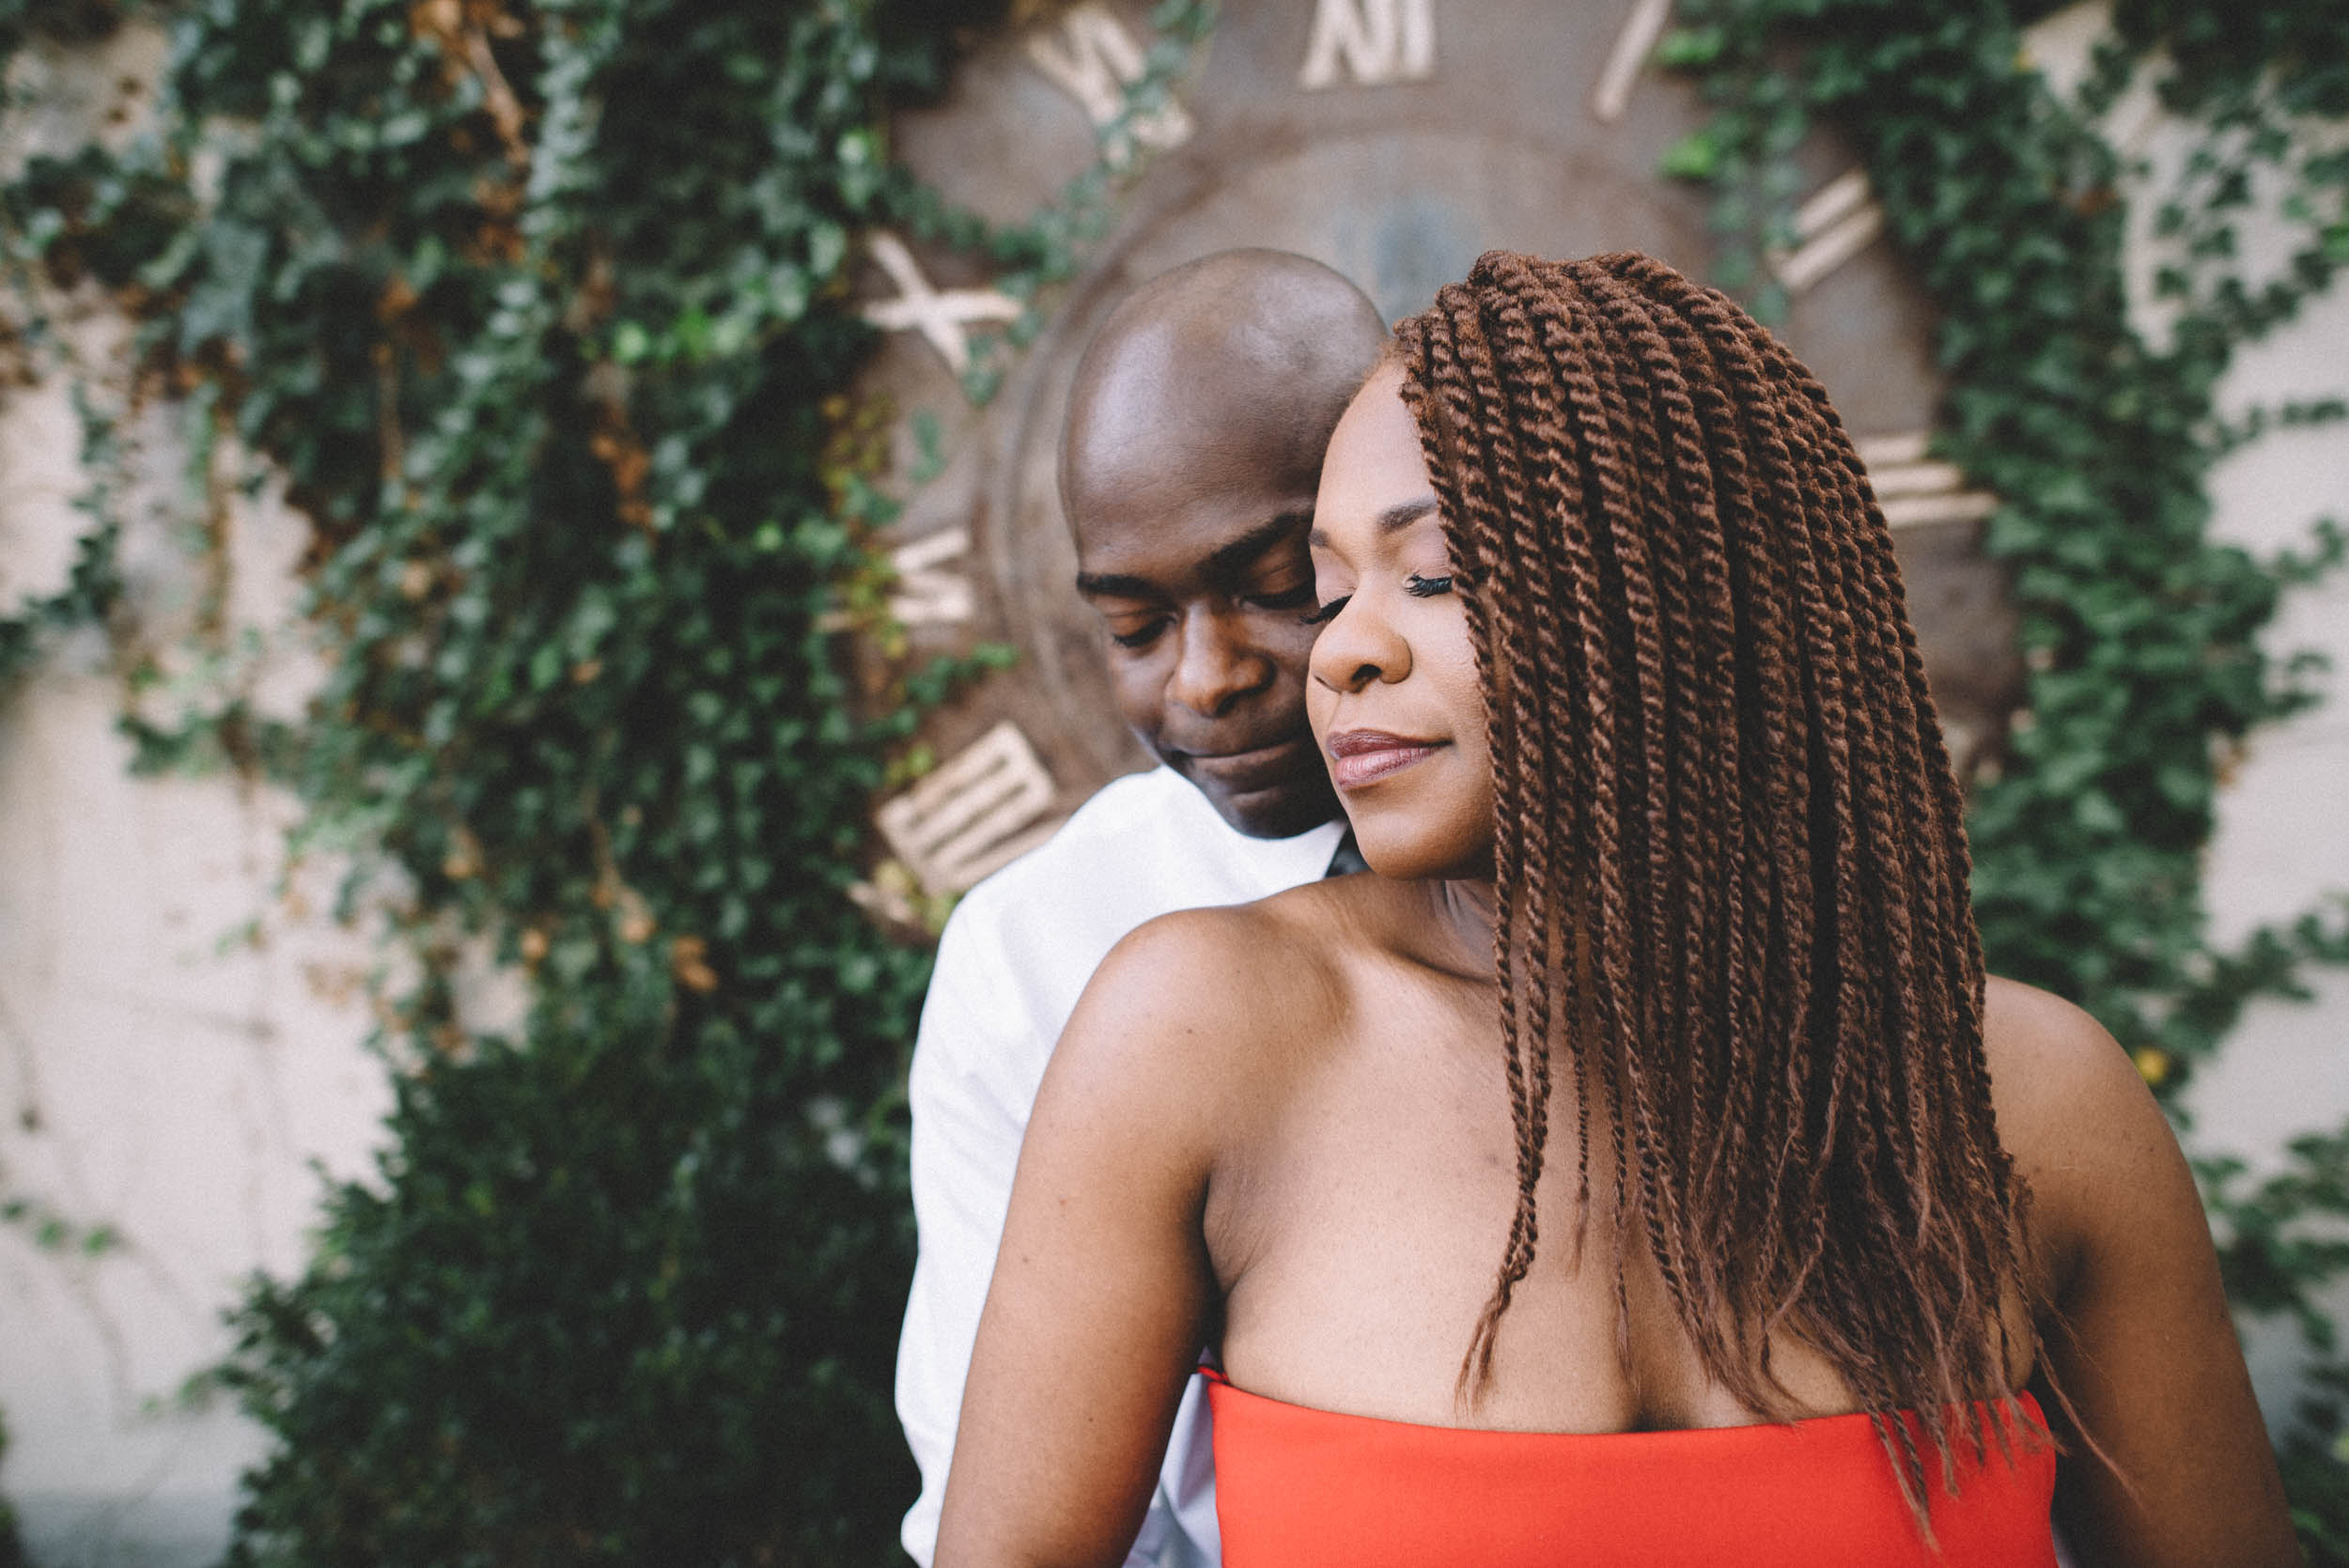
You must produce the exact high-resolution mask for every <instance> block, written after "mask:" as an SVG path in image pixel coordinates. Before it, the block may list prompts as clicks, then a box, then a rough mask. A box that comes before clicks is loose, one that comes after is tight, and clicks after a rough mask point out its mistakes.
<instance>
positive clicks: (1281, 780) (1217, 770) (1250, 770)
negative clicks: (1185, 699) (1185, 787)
mask: <svg viewBox="0 0 2349 1568" xmlns="http://www.w3.org/2000/svg"><path fill="white" fill-rule="evenodd" d="M1174 750H1175V755H1177V756H1180V757H1181V758H1182V759H1183V769H1184V771H1186V772H1190V773H1192V774H1194V775H1197V776H1199V777H1201V778H1206V779H1212V780H1213V781H1214V782H1215V783H1217V784H1221V785H1222V786H1223V787H1224V788H1226V789H1235V790H1251V789H1266V788H1269V787H1271V786H1273V785H1275V784H1286V783H1288V782H1289V781H1290V780H1291V778H1293V777H1294V776H1296V775H1297V774H1299V773H1300V772H1302V771H1304V770H1305V769H1308V768H1312V767H1313V763H1314V757H1313V739H1312V737H1310V736H1294V735H1293V736H1288V737H1283V739H1280V740H1276V741H1274V742H1273V743H1272V744H1270V745H1269V746H1252V747H1249V748H1248V749H1247V750H1245V751H1237V752H1191V751H1184V750H1182V749H1181V748H1179V747H1178V748H1175V749H1174Z"/></svg>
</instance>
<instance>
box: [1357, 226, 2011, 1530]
mask: <svg viewBox="0 0 2349 1568" xmlns="http://www.w3.org/2000/svg"><path fill="white" fill-rule="evenodd" d="M1397 339H1398V351H1399V355H1400V357H1401V359H1402V361H1403V365H1404V386H1403V393H1404V398H1405V401H1406V402H1407V403H1408V405H1409V407H1410V410H1411V411H1412V414H1413V416H1414V418H1415V419H1416V420H1417V422H1418V425H1419V427H1420V432H1421V437H1422V442H1423V448H1424V451H1425V455H1426V458H1427V464H1428V469H1429V472H1430V474H1431V476H1432V477H1433V479H1434V482H1435V489H1436V495H1437V500H1438V502H1439V505H1440V507H1441V511H1442V516H1443V519H1444V526H1445V528H1446V530H1447V531H1448V533H1449V536H1450V539H1451V544H1452V549H1453V555H1454V567H1455V571H1456V572H1459V573H1460V574H1462V576H1463V577H1464V579H1465V582H1466V585H1467V586H1468V588H1469V593H1468V595H1467V600H1468V606H1469V617H1470V631H1471V635H1472V636H1473V638H1474V641H1475V644H1476V649H1477V658H1478V661H1479V675H1480V680H1481V684H1482V686H1483V689H1484V692H1485V697H1486V711H1487V715H1488V724H1489V729H1490V739H1491V746H1492V755H1493V765H1494V773H1495V793H1496V816H1497V821H1498V831H1497V839H1498V842H1497V846H1496V860H1497V877H1498V887H1497V890H1496V893H1497V903H1498V906H1499V908H1500V909H1501V911H1502V918H1501V929H1500V931H1499V933H1498V935H1497V939H1496V942H1495V961H1496V966H1497V969H1498V978H1499V984H1500V993H1501V1029H1502V1045H1503V1052H1504V1062H1505V1065H1506V1070H1507V1079H1508V1089H1509V1097H1510V1106H1511V1110H1512V1114H1513V1121H1514V1125H1515V1128H1516V1134H1517V1214H1516V1218H1515V1219H1514V1220H1513V1222H1512V1224H1511V1227H1510V1232H1509V1239H1508V1243H1507V1248H1506V1251H1505V1253H1504V1256H1503V1259H1502V1263H1501V1273H1500V1279H1499V1282H1498V1283H1497V1285H1496V1287H1495V1289H1494V1292H1493V1295H1492V1298H1491V1301H1490V1303H1489V1304H1488V1305H1487V1306H1486V1309H1485V1312H1484V1314H1483V1317H1482V1318H1481V1319H1480V1321H1479V1322H1478V1324H1477V1326H1476V1331H1475V1335H1474V1337H1473V1339H1472V1341H1471V1343H1470V1349H1469V1353H1468V1358H1467V1361H1466V1363H1465V1364H1464V1365H1463V1368H1462V1371H1461V1389H1462V1393H1463V1397H1464V1398H1470V1399H1472V1398H1474V1397H1475V1396H1476V1395H1477V1394H1478V1393H1479V1392H1481V1390H1482V1389H1483V1387H1484V1386H1485V1383H1486V1380H1487V1379H1488V1378H1489V1376H1490V1374H1491V1363H1492V1355H1493V1345H1494V1339H1495V1335H1496V1334H1497V1333H1498V1331H1499V1327H1500V1324H1501V1316H1502V1314H1503V1313H1504V1312H1506V1311H1507V1310H1508V1306H1509V1299H1510V1296H1511V1293H1512V1291H1513V1290H1514V1289H1515V1288H1516V1287H1517V1284H1518V1283H1519V1281H1522V1280H1523V1279H1524V1278H1525V1276H1526V1273H1527V1270H1528V1269H1529V1267H1530V1266H1531V1265H1532V1261H1533V1254H1534V1248H1535V1242H1536V1236H1537V1226H1536V1219H1537V1216H1536V1213H1535V1204H1534V1190H1535V1187H1536V1184H1537V1182H1538V1180H1539V1178H1540V1175H1541V1171H1542V1160H1543V1152H1544V1147H1545V1144H1546V1142H1547V1140H1548V1116H1549V1108H1550V1100H1551V1055H1552V1050H1551V1042H1552V1040H1553V1039H1555V1040H1556V1041H1557V1042H1558V1047H1559V1048H1560V1049H1561V1050H1563V1052H1565V1053H1566V1054H1565V1056H1564V1057H1562V1059H1561V1060H1562V1063H1564V1062H1566V1061H1568V1060H1570V1063H1571V1072H1572V1075H1573V1076H1572V1084H1573V1091H1574V1107H1575V1113H1576V1115H1577V1116H1578V1118H1579V1122H1580V1125H1581V1129H1582V1132H1583V1135H1584V1136H1583V1137H1582V1138H1581V1140H1580V1141H1579V1142H1578V1149H1579V1203H1580V1207H1579V1211H1578V1213H1579V1219H1586V1218H1587V1217H1588V1214H1589V1208H1590V1203H1591V1192H1592V1161H1593V1159H1594V1155H1593V1152H1592V1149H1591V1140H1590V1129H1591V1127H1592V1126H1593V1115H1594V1112H1601V1113H1603V1116H1604V1121H1605V1126H1606V1128H1607V1132H1606V1134H1605V1135H1604V1136H1605V1141H1606V1144H1607V1146H1606V1147H1605V1148H1603V1149H1602V1150H1600V1151H1599V1153H1598V1154H1597V1155H1596V1156H1595V1157H1596V1158H1599V1159H1602V1160H1611V1162H1612V1170H1611V1172H1610V1174H1611V1177H1612V1181H1611V1183H1610V1186H1611V1189H1612V1200H1611V1202H1612V1211H1613V1219H1614V1224H1613V1226H1612V1234H1614V1236H1615V1247H1616V1301H1617V1312H1618V1315H1619V1323H1618V1329H1619V1332H1618V1343H1619V1346H1621V1347H1622V1348H1623V1353H1624V1354H1626V1356H1627V1355H1628V1339H1627V1333H1628V1317H1627V1301H1626V1294H1625V1287H1624V1284H1623V1279H1624V1273H1623V1251H1622V1250H1623V1248H1624V1247H1625V1246H1626V1244H1627V1243H1626V1237H1630V1236H1634V1235H1639V1236H1643V1237H1644V1239H1645V1243H1646V1245H1647V1246H1648V1247H1649V1248H1650V1249H1651V1250H1653V1253H1654V1256H1655V1260H1656V1263H1657V1267H1658V1270H1659V1272H1660V1274H1661V1277H1662V1280H1663V1282H1664V1285H1665V1288H1666V1290H1667V1292H1668V1293H1669V1296H1670V1299H1671V1301H1672V1307H1673V1310H1674V1312H1675V1313H1676V1315H1677V1317H1678V1320H1679V1322H1680V1325H1681V1327H1683V1328H1684V1329H1685V1330H1686V1331H1687V1333H1688V1337H1689V1339H1690V1341H1691V1342H1692V1343H1693V1344H1694V1347H1695V1350H1696V1354H1697V1356H1698V1357H1699V1358H1700V1360H1701V1362H1702V1364H1703V1369H1704V1371H1705V1373H1706V1374H1709V1375H1710V1376H1711V1377H1712V1378H1713V1379H1714V1380H1716V1381H1717V1382H1718V1383H1719V1385H1721V1386H1722V1387H1724V1388H1725V1389H1728V1390H1729V1391H1731V1392H1732V1393H1733V1394H1735V1396H1736V1397H1737V1398H1738V1399H1740V1400H1741V1401H1743V1402H1744V1403H1745V1404H1746V1405H1747V1406H1748V1407H1749V1408H1750V1409H1755V1410H1759V1411H1762V1412H1765V1413H1768V1414H1781V1413H1784V1412H1785V1411H1787V1410H1788V1408H1789V1401H1788V1399H1787V1398H1786V1397H1785V1396H1784V1393H1783V1389H1781V1386H1780V1385H1779V1384H1778V1383H1777V1381H1776V1379H1775V1378H1774V1377H1773V1376H1772V1374H1771V1372H1770V1366H1769V1342H1770V1337H1771V1335H1772V1333H1773V1332H1774V1331H1776V1330H1780V1329H1781V1328H1784V1329H1787V1330H1790V1331H1792V1332H1794V1333H1796V1334H1797V1335H1798V1336H1799V1337H1800V1338H1801V1339H1802V1340H1803V1341H1805V1342H1806V1343H1811V1344H1812V1345H1813V1346H1815V1347H1816V1348H1817V1349H1818V1350H1819V1351H1820V1352H1821V1353H1822V1354H1823V1355H1824V1356H1825V1357H1826V1358H1828V1361H1829V1362H1830V1363H1831V1364H1832V1365H1833V1366H1834V1367H1835V1369H1836V1370H1837V1371H1838V1372H1839V1373H1840V1374H1842V1375H1843V1378H1844V1380H1845V1381H1846V1383H1847V1384H1848V1386H1849V1388H1850V1389H1851V1391H1852V1393H1853V1394H1854V1396H1855V1397H1856V1398H1857V1399H1858V1400H1859V1404H1860V1405H1861V1406H1862V1407H1864V1408H1866V1409H1868V1410H1870V1411H1872V1412H1875V1413H1876V1414H1877V1425H1878V1431H1879V1433H1880V1434H1881V1435H1882V1436H1884V1437H1885V1440H1886V1443H1887V1446H1888V1448H1890V1450H1891V1451H1892V1452H1893V1455H1894V1457H1895V1459H1896V1460H1897V1461H1898V1462H1899V1463H1898V1464H1897V1465H1896V1468H1897V1469H1898V1471H1899V1473H1900V1475H1901V1478H1902V1484H1903V1488H1904V1490H1905V1491H1906V1492H1907V1493H1908V1496H1909V1498H1910V1501H1911V1503H1912V1505H1914V1506H1916V1507H1917V1508H1918V1510H1919V1513H1920V1516H1921V1517H1922V1514H1923V1495H1924V1488H1923V1481H1924V1471H1923V1464H1922V1459H1921V1449H1920V1445H1919V1443H1918V1441H1917V1436H1918V1435H1917V1433H1916V1432H1915V1431H1914V1430H1913V1426H1915V1425H1921V1428H1922V1434H1923V1436H1924V1437H1925V1438H1926V1440H1927V1442H1928V1444H1929V1445H1930V1447H1931V1448H1933V1449H1936V1450H1937V1451H1938V1454H1939V1458H1940V1460H1941V1467H1942V1470H1943V1474H1944V1476H1945V1478H1946V1477H1947V1476H1949V1475H1950V1474H1951V1473H1952V1469H1951V1467H1952V1432H1951V1431H1950V1424H1951V1423H1950V1416H1951V1414H1952V1412H1953V1411H1954V1410H1955V1409H1959V1408H1963V1407H1964V1406H1966V1405H1968V1404H1970V1403H1971V1402H1974V1401H1977V1400H2000V1401H2006V1402H2008V1403H2007V1406H2006V1407H2007V1409H2008V1410H2009V1411H2012V1410H2014V1409H2015V1406H2014V1405H2013V1404H2012V1399H2013V1394H2014V1390H2013V1389H2012V1387H2011V1386H2010V1381H2009V1372H2008V1365H2009V1354H2010V1352H2011V1350H2012V1349H2013V1348H2015V1347H2014V1346H2013V1345H2011V1344H2010V1343H2009V1331H2008V1329H2007V1327H2006V1325H2005V1321H2004V1318H2003V1315H2002V1313H2001V1312H2000V1306H2001V1303H2002V1302H2005V1301H2009V1300H2014V1299H2020V1300H2022V1301H2023V1302H2025V1303H2026V1304H2027V1305H2030V1306H2035V1305H2036V1300H2035V1296H2034V1295H2033V1293H2032V1289H2031V1281H2030V1275H2029V1271H2028V1270H2027V1269H2026V1268H2025V1267H2024V1265H2023V1258H2022V1243H2021V1240H2020V1227H2019V1223H2018V1211H2019V1208H2020V1205H2021V1203H2023V1201H2024V1193H2023V1191H2022V1188H2021V1183H2020V1181H2019V1178H2018V1177H2017V1176H2016V1174H2015V1171H2014V1169H2013V1167H2012V1165H2011V1163H2010V1162H2009V1159H2008V1157H2007V1155H2006V1153H2005V1151H2004V1150H2003V1149H2002V1148H2001V1147H2000V1146H1999V1138H1998V1132H1997V1128H1996V1127H1995V1126H1994V1125H1993V1121H1992V1116H1991V1105H1990V1080H1989V1074H1988V1070H1987V1067H1986V1065H1985V1063H1984V1059H1983V963H1982V949H1981V944H1980V941H1979V939H1977V937H1976V935H1975V930H1974V924H1973V918H1972V914H1971V912H1970V909H1969V907H1968V901H1967V875H1968V859H1967V851H1966V838H1965V830H1964V827H1963V823H1962V820H1961V809H1962V808H1961V800H1960V797H1959V792H1958V786H1957V783H1956V780H1955V777H1954V775H1953V774H1952V770H1951V767H1950V761H1949V755H1948V753H1947V751H1946V749H1945V748H1944V746H1943V744H1942V739H1941V731H1940V726H1939V723H1938V722H1937V720H1936V718H1935V715H1934V710H1933V704H1932V701H1931V699H1930V698H1929V696H1928V695H1927V693H1926V691H1925V676H1924V665H1923V662H1922V660H1921V659H1920V658H1919V656H1918V651H1917V640H1916V636H1915V633H1914V632H1913V630H1912V629H1911V628H1910V626H1909V622H1908V615H1907V612H1906V602H1905V599H1904V597H1903V594H1902V589H1901V580H1900V573H1899V570H1898V568H1897V567H1895V565H1894V563H1893V558H1892V543H1891V536H1890V533H1889V532H1888V530H1887V529H1886V526H1885V522H1884V515H1883V513H1882V511H1881V510H1880V509H1879V508H1878V507H1877V505H1876V502H1875V496H1874V494H1873V493H1872V492H1871V490H1870V489H1869V486H1868V481H1867V479H1866V477H1865V474H1864V473H1863V471H1862V469H1861V467H1860V463H1859V457H1858V455H1857V454H1856V453H1855V452H1854V450H1853V448H1852V443H1851V441H1850V440H1849V438H1848V437H1847V436H1846V435H1845V434H1844V431H1843V424H1842V421H1841V420H1840V419H1838V418H1837V416H1836V413H1835V411H1834V410H1833V409H1832V408H1831V407H1829V406H1828V399H1827V395H1826V393H1825V391H1824V390H1823V389H1822V388H1821V387H1820V385H1819V383H1818V381H1817V380H1816V379H1814V378H1813V377H1812V375H1811V373H1810V372H1809V371H1808V370H1806V369H1805V368H1804V367H1803V366H1802V365H1801V364H1800V363H1799V362H1797V360H1796V359H1795V357H1794V356H1793V355H1792V354H1790V353H1789V352H1787V350H1786V349H1785V348H1784V347H1783V346H1782V345H1781V344H1780V343H1779V342H1778V341H1777V340H1776V339H1775V338H1773V337H1772V336H1771V335H1770V334H1768V333H1767V332H1766V331H1765V330H1763V328H1762V327H1760V326H1759V325H1758V324H1756V323H1755V322H1754V321H1753V320H1752V318H1750V317H1749V316H1747V315H1746V314H1745V312H1743V311H1742V310H1740V309H1739V308H1738V307H1737V306H1736V305H1735V303H1733V302H1731V301H1730V300H1729V299H1728V298H1727V297H1725V296H1723V295H1722V294H1720V293H1718V292H1716V291H1715V290H1713V289H1710V288H1704V287H1699V286H1698V285H1696V284H1693V283H1691V282H1689V281H1688V279H1687V278H1685V277H1683V276H1681V275H1680V274H1679V273H1678V272H1674V271H1673V270H1672V269H1671V268H1670V267H1668V266H1666V265H1664V264H1663V263H1661V262H1658V261H1656V260H1654V259H1651V258H1650V257H1647V256H1638V255H1630V254H1623V255H1612V256H1595V257H1592V258H1590V259H1587V260H1582V261H1570V262H1545V261H1538V260H1534V259H1532V258H1531V257H1527V256H1514V255H1510V254H1507V253H1504V252H1498V251H1496V252H1492V253H1489V254H1487V255H1486V256H1484V257H1482V258H1481V259H1480V260H1479V261H1478V262H1477V264H1476V267H1475V270H1474V271H1473V272H1470V275H1469V278H1468V281H1467V282H1466V283H1464V284H1455V285H1451V286H1449V287H1445V288H1444V289H1443V290H1441V291H1440V292H1439V294H1438V295H1437V296H1436V303H1435V304H1434V305H1433V306H1432V307H1431V308H1430V309H1428V310H1426V311H1424V312H1423V313H1421V314H1420V315H1418V316H1415V317H1412V318H1409V319H1408V320H1406V321H1404V322H1403V323H1402V324H1401V325H1400V326H1399V327H1398V328H1397ZM1579 1219H1578V1232H1577V1238H1578V1246H1579V1237H1580V1234H1581V1233H1580V1229H1579ZM1903 1409H1908V1410H1913V1411H1914V1412H1915V1413H1916V1414H1915V1417H1914V1418H1912V1419H1892V1420H1889V1421H1888V1420H1886V1419H1885V1415H1886V1413H1888V1412H1892V1411H1898V1410H1903ZM1964 1424H1965V1427H1966V1429H1967V1430H1968V1439H1969V1441H1970V1443H1971V1445H1972V1446H1973V1447H1975V1448H1976V1450H1977V1451H1978V1452H1979V1450H1980V1447H1981V1445H1982V1443H1983V1424H1981V1423H1975V1422H1966V1423H1964ZM1998 1427H1999V1446H2000V1447H2001V1448H2003V1447H2004V1446H2005V1442H2006V1436H2005V1423H2004V1421H2000V1422H1999V1423H1998Z"/></svg>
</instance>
